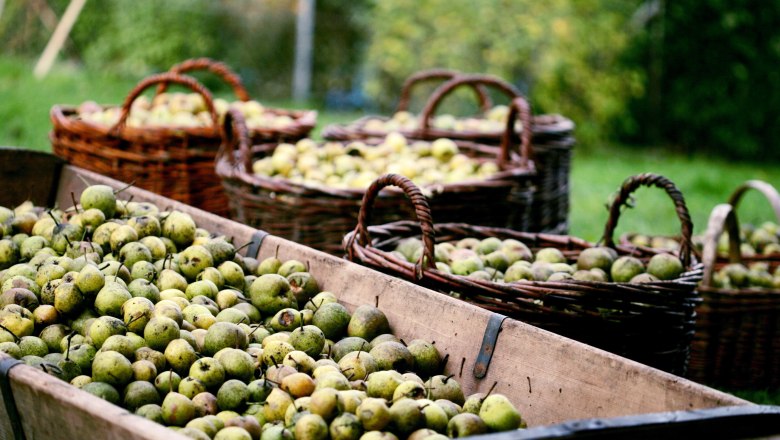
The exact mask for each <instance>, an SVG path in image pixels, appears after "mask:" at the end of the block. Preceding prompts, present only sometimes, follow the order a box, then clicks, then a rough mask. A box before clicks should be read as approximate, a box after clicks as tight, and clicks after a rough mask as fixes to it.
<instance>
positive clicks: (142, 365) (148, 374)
mask: <svg viewBox="0 0 780 440" xmlns="http://www.w3.org/2000/svg"><path fill="white" fill-rule="evenodd" d="M131 367H132V368H133V379H135V380H142V381H145V382H149V383H152V382H154V380H155V378H157V367H155V366H154V364H153V363H152V361H147V360H144V359H142V360H140V361H135V362H133V363H132V364H131Z"/></svg>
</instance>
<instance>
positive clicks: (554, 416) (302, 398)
mask: <svg viewBox="0 0 780 440" xmlns="http://www.w3.org/2000/svg"><path fill="white" fill-rule="evenodd" d="M0 154H5V155H9V154H10V155H14V154H15V155H16V156H14V157H15V158H16V159H20V160H18V161H0V162H5V163H12V162H13V163H29V164H33V163H35V160H33V159H36V158H30V157H24V158H20V157H19V155H20V153H14V152H11V153H8V152H3V151H2V150H0ZM23 154H26V155H32V154H33V153H31V152H26V153H23ZM9 157H10V156H9ZM37 159H40V158H37ZM53 159H54V158H51V157H46V158H43V159H42V160H44V161H48V160H53ZM60 167H61V170H58V171H57V172H56V173H55V175H60V178H59V181H58V182H56V180H55V183H54V185H53V186H54V187H55V188H56V190H55V192H56V194H52V193H46V194H44V196H43V197H40V198H38V200H37V201H35V202H24V203H22V202H21V201H19V202H13V203H11V202H6V200H8V199H9V198H11V199H12V198H13V197H15V196H16V195H15V194H14V193H13V192H12V191H9V192H7V193H5V194H3V197H4V198H0V200H3V202H2V203H0V205H5V208H3V209H2V210H0V216H2V218H0V220H2V222H0V223H1V224H2V239H0V264H1V265H2V269H0V281H2V283H1V284H0V285H1V286H2V296H0V301H2V311H0V325H2V327H0V339H1V340H2V342H0V350H1V351H2V352H4V354H0V364H2V366H3V370H4V371H5V370H6V368H9V369H10V371H8V373H7V379H9V380H10V383H11V388H12V389H13V397H14V398H13V399H11V400H9V399H8V398H7V397H6V398H4V399H3V402H2V404H3V405H2V406H3V408H0V409H6V410H8V409H9V408H10V407H18V408H20V410H19V413H20V414H21V422H19V421H18V420H16V422H17V423H20V425H18V424H17V425H14V418H13V417H9V420H10V422H9V421H8V420H6V419H5V418H4V417H0V433H5V434H8V436H10V432H17V431H15V430H14V426H16V429H23V430H24V431H25V432H28V437H29V438H33V437H36V438H37V437H46V436H57V437H58V438H77V437H75V435H77V433H78V432H82V433H83V430H84V429H91V430H93V432H96V433H97V434H96V435H97V436H100V437H106V438H109V437H117V438H143V439H151V438H161V437H166V438H176V437H177V433H173V432H171V431H170V430H167V433H166V429H167V428H165V427H163V426H162V425H165V426H167V427H168V428H170V429H173V430H176V431H178V434H182V435H184V436H187V437H189V438H215V439H259V438H264V439H269V438H293V437H294V438H338V439H340V438H348V439H351V438H355V439H359V438H366V439H371V438H388V439H392V438H429V437H431V438H433V437H437V438H438V437H443V436H449V437H462V436H469V435H476V434H487V433H494V432H502V431H515V430H517V429H519V428H523V427H525V426H526V424H527V425H530V426H543V425H549V424H552V423H560V422H563V421H566V420H570V419H576V418H585V417H612V416H617V415H633V414H643V413H648V412H658V411H671V410H682V409H690V408H712V407H718V406H724V405H744V404H746V403H747V402H745V401H742V400H740V399H737V398H735V397H733V396H730V395H727V394H724V393H720V392H718V391H715V390H712V389H709V388H706V387H704V386H701V385H697V384H695V383H692V382H687V381H685V380H683V379H680V378H679V377H677V376H673V375H671V374H667V373H663V372H660V371H658V370H654V369H652V368H649V367H646V366H644V365H641V364H637V363H634V362H631V361H628V360H626V359H623V358H620V357H618V356H615V355H612V354H610V353H606V352H603V351H601V350H598V349H595V348H592V347H588V346H586V345H583V344H580V343H577V342H575V341H571V340H568V339H566V338H562V337H559V336H557V335H554V334H551V333H548V332H545V331H543V330H539V329H536V328H534V327H531V326H528V325H525V324H523V323H520V322H518V321H514V320H511V319H510V320H500V321H498V327H494V318H495V317H496V316H495V315H494V314H492V313H490V312H488V311H486V310H482V309H479V308H477V307H473V306H471V305H465V304H462V303H460V302H459V301H457V300H455V299H452V298H447V297H444V296H442V295H439V294H436V293H435V292H432V291H429V290H427V289H425V288H422V287H418V286H414V285H412V284H409V283H406V282H404V281H400V280H397V279H395V278H392V277H389V276H386V275H383V274H381V273H378V272H375V271H372V270H369V269H367V268H363V267H359V266H357V265H355V264H352V263H350V262H348V261H346V260H343V259H340V258H335V257H332V256H330V255H327V254H324V253H322V252H318V251H315V250H313V249H310V248H307V247H304V246H301V245H297V244H295V243H292V242H289V241H287V240H283V239H281V238H278V237H274V236H266V234H264V233H262V232H261V231H257V230H254V229H252V228H249V227H247V226H244V225H240V224H238V223H234V222H231V221H229V220H225V219H223V218H220V217H217V216H214V215H211V214H208V213H205V212H203V211H200V210H198V209H195V208H192V207H189V206H187V205H183V204H181V203H177V202H174V201H172V200H170V199H166V198H163V197H160V196H157V195H155V194H152V193H149V192H147V191H144V190H140V189H138V188H135V187H132V186H128V185H126V184H124V183H120V182H117V181H114V180H112V179H109V178H106V177H104V176H100V175H98V174H96V173H92V172H89V171H86V170H83V169H79V168H77V167H73V166H69V165H66V166H60ZM34 172H35V171H34V170H32V169H25V168H24V167H22V168H21V170H9V171H8V174H7V175H8V179H12V180H13V179H16V180H15V181H16V184H19V182H22V183H24V182H26V181H28V180H29V179H30V177H29V176H31V175H32V174H31V173H34ZM20 173H21V175H20ZM55 179H56V178H55ZM4 183H6V184H7V186H6V188H13V184H12V183H11V181H10V180H9V181H7V182H4ZM43 191H44V192H46V191H51V187H50V188H48V189H44V190H43ZM250 250H251V251H250ZM431 311H435V312H434V313H435V316H437V319H435V320H433V321H432V319H431ZM491 328H492V330H491ZM499 329H500V333H499V332H498V330H499ZM491 333H492V334H493V338H494V339H493V340H492V341H491V342H490V343H489V344H488V345H487V346H486V345H485V343H484V340H485V338H486V337H487V335H490V334H491ZM520 347H522V348H523V350H522V351H524V352H525V353H526V354H525V355H523V356H520V355H519V354H518V353H517V349H518V348H520ZM550 347H556V348H555V349H554V350H550ZM486 349H487V350H489V351H490V353H491V354H492V359H491V358H490V357H488V358H487V359H484V358H482V357H481V356H477V355H478V354H480V353H482V352H484V351H485V350H486ZM6 355H7V356H6ZM11 358H16V359H18V360H19V361H21V362H19V361H13V360H12V359H11ZM572 359H576V360H577V362H572ZM582 363H584V364H582ZM585 364H587V365H590V367H588V368H586V369H584V370H583V368H582V365H585ZM551 366H552V368H550V367H551ZM520 378H522V380H521V379H520ZM593 381H595V382H597V383H601V384H603V385H602V386H600V387H598V388H592V387H588V386H585V384H587V383H593ZM66 382H69V383H70V384H66ZM553 390H554V392H553ZM632 394H633V395H642V396H643V399H642V400H641V401H636V400H632V399H628V398H627V397H626V396H630V395H632ZM101 399H102V400H101ZM107 402H110V404H109V403H107ZM564 403H566V404H564ZM32 407H35V408H41V409H39V410H37V411H31V410H29V409H30V408H32ZM120 407H121V409H120ZM25 409H27V411H26V410H25ZM38 411H40V412H41V413H40V414H38ZM128 412H130V413H134V414H135V415H136V416H140V417H136V416H132V417H129V418H128V417H119V416H120V415H129V414H128ZM11 413H12V412H11V411H8V414H11ZM4 414H5V413H3V415H4ZM43 414H45V417H44V416H43ZM145 419H148V420H152V421H154V422H157V423H156V424H155V423H152V422H149V421H148V420H145ZM65 420H68V422H65ZM73 420H75V421H76V422H73ZM8 426H10V427H11V428H10V430H9V428H8ZM30 433H32V434H30ZM36 434H37V435H36ZM81 435H83V434H81ZM182 438H185V437H182Z"/></svg>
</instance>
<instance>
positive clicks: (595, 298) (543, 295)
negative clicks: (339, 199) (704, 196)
mask: <svg viewBox="0 0 780 440" xmlns="http://www.w3.org/2000/svg"><path fill="white" fill-rule="evenodd" d="M387 185H396V186H399V187H401V188H402V189H403V190H404V192H405V193H406V194H407V195H408V197H409V198H410V199H411V201H412V204H413V205H414V208H415V213H416V216H417V220H418V221H417V222H412V221H400V222H394V223H389V224H384V225H381V226H372V227H367V225H368V222H369V219H370V218H371V217H373V212H372V211H373V210H372V207H373V203H374V198H375V196H376V194H377V193H378V192H379V191H380V190H381V189H382V188H384V187H385V186H387ZM643 185H645V186H657V187H660V188H662V189H664V190H665V191H666V192H667V194H669V196H670V197H671V198H672V200H673V201H674V204H675V207H676V210H677V214H678V216H679V218H680V222H681V224H682V228H681V229H682V235H683V237H686V238H688V239H689V238H690V236H691V231H692V224H691V221H690V217H689V215H688V210H687V208H686V205H685V201H684V199H683V196H682V194H681V193H680V192H679V191H678V190H677V188H675V186H674V185H673V183H672V182H670V181H669V180H668V179H666V178H664V177H662V176H658V175H654V174H641V175H637V176H633V177H631V178H629V179H627V180H626V181H625V182H624V183H623V185H622V187H621V190H620V193H619V194H618V197H617V198H616V199H615V201H614V203H613V204H612V206H611V209H610V213H609V218H608V220H607V223H606V227H605V231H604V236H603V239H602V240H603V242H604V245H605V246H609V247H612V248H614V249H615V250H616V251H617V252H618V254H620V255H626V254H631V255H634V256H637V257H639V258H640V259H645V260H646V259H649V257H650V256H652V255H654V254H646V253H644V252H642V251H640V250H637V249H635V248H632V247H625V246H620V245H615V243H614V242H613V239H612V235H613V232H614V229H615V227H616V226H617V221H618V217H619V215H620V208H621V206H623V205H624V204H625V203H626V202H627V201H628V200H629V197H630V195H631V193H632V192H633V191H634V190H635V189H636V188H638V187H640V186H643ZM430 211H431V210H430V209H429V207H428V206H427V204H426V202H425V197H424V196H423V195H422V194H421V193H420V191H419V190H418V189H417V188H416V187H415V186H414V185H413V184H412V183H411V182H409V181H408V180H407V179H405V178H403V177H400V176H397V175H386V176H383V177H382V178H380V179H378V180H377V181H376V182H374V184H372V185H371V187H370V188H369V189H368V191H367V192H366V197H365V199H364V200H363V205H362V207H361V210H360V215H359V218H358V223H357V226H356V227H355V229H354V231H353V232H351V233H349V234H347V236H345V237H344V247H345V251H346V253H347V257H348V258H349V259H351V260H352V261H356V262H359V263H361V264H363V265H366V266H369V267H372V268H375V269H378V270H380V271H383V272H385V273H389V274H391V275H395V276H398V277H401V278H404V279H407V280H410V281H412V282H417V283H418V284H421V285H423V286H426V287H429V288H431V289H434V290H438V291H440V292H443V293H452V292H456V293H457V296H458V297H460V298H461V299H463V300H465V301H468V302H470V303H473V304H476V305H479V306H481V307H484V308H486V309H489V310H492V311H495V312H498V313H501V314H504V315H506V316H509V317H512V318H516V319H518V320H521V321H524V322H527V323H529V324H532V325H536V326H539V327H541V328H544V329H547V330H550V331H553V332H556V333H559V334H561V335H564V336H567V337H570V338H573V339H577V340H579V341H582V342H585V343H588V344H591V345H594V346H596V347H599V348H602V349H605V350H608V351H611V352H613V353H617V354H620V355H622V356H626V357H628V358H631V359H634V360H636V361H639V362H642V363H645V364H648V365H651V366H654V367H657V368H660V369H663V370H666V371H669V372H672V373H675V374H683V373H684V372H685V369H686V365H687V362H688V357H689V353H690V342H691V339H692V337H693V329H694V308H695V306H696V304H697V303H698V302H699V297H698V295H697V293H696V291H695V287H696V284H697V283H698V281H699V280H700V279H701V276H702V269H701V265H700V264H694V263H693V262H692V261H691V254H690V241H689V240H684V241H683V244H682V245H681V255H682V261H683V263H684V266H685V268H686V272H685V273H683V274H682V275H681V276H680V277H679V278H678V279H676V280H672V281H658V282H651V283H644V284H631V283H614V282H588V281H575V280H568V281H560V282H549V281H545V282H540V281H531V282H515V283H498V282H492V281H483V280H478V279H472V278H468V277H464V276H458V275H452V274H448V273H446V272H443V271H439V270H437V269H436V268H435V266H433V264H432V262H433V261H434V250H433V245H434V237H436V239H437V240H440V241H442V242H444V241H451V240H458V239H462V238H465V237H475V238H478V239H481V238H486V237H498V238H501V239H508V238H513V239H516V240H519V241H521V242H523V243H525V244H526V245H527V246H529V247H530V248H531V249H532V250H534V251H535V250H538V249H540V248H545V247H554V248H557V249H559V250H561V251H562V252H563V253H564V255H565V256H566V257H567V258H568V259H569V261H576V258H577V256H578V255H579V253H580V252H581V251H582V250H584V249H586V248H589V247H592V246H594V245H593V244H591V243H588V242H586V241H585V240H582V239H580V238H577V237H572V236H568V235H552V234H544V233H528V232H518V231H514V230H510V229H504V228H492V227H484V226H474V225H469V224H465V223H437V224H434V223H433V222H432V220H431V212H430ZM420 235H422V240H423V244H424V250H423V256H421V259H420V261H418V262H417V263H416V264H412V263H409V262H407V261H405V260H403V259H400V258H398V257H396V256H394V255H393V254H392V253H391V251H392V250H393V249H394V248H395V246H396V245H397V244H398V243H399V242H400V240H402V239H404V238H407V237H413V236H417V237H419V236H420ZM423 258H425V260H423ZM421 261H426V262H427V264H426V267H423V265H422V263H421Z"/></svg>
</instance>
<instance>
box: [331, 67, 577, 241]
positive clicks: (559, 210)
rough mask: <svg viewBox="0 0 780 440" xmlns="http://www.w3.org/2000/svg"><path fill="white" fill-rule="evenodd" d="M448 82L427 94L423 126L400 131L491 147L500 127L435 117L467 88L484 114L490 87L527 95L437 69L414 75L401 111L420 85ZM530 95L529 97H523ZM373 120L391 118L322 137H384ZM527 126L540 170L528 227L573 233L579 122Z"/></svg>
mask: <svg viewBox="0 0 780 440" xmlns="http://www.w3.org/2000/svg"><path fill="white" fill-rule="evenodd" d="M431 80H447V81H446V82H444V83H443V84H442V85H440V86H439V87H438V88H437V89H436V90H435V91H434V92H433V93H432V94H431V96H430V97H429V98H428V100H427V103H426V104H425V107H424V108H423V110H422V111H421V113H420V114H419V115H418V118H419V122H418V124H417V126H418V128H417V129H415V130H401V131H400V132H401V133H402V134H404V135H405V136H407V137H409V138H414V139H425V140H433V139H437V138H441V137H444V138H450V139H461V140H468V141H471V142H478V143H483V144H488V145H498V144H499V143H500V142H501V140H502V137H503V136H504V133H503V132H501V131H487V132H484V131H476V130H457V131H456V130H452V129H442V128H437V127H435V126H432V125H431V121H432V118H433V116H434V114H435V112H436V109H437V108H438V107H439V105H440V104H441V102H442V101H443V100H444V99H445V98H446V97H447V96H448V95H450V94H451V93H453V92H454V91H455V90H457V89H459V88H462V87H472V88H474V89H475V92H476V96H477V98H478V101H479V106H480V109H481V110H482V112H483V113H486V112H487V110H489V109H490V107H491V101H490V98H489V96H488V95H487V90H486V89H494V90H497V91H499V92H500V93H502V94H504V95H506V96H508V97H509V98H510V99H516V98H522V94H521V93H520V91H518V90H517V89H516V88H515V87H513V86H512V85H511V84H509V83H507V82H506V81H503V80H501V79H499V78H496V77H493V76H488V75H467V74H459V73H458V72H454V71H449V70H442V69H435V70H430V71H423V72H418V73H417V74H415V75H412V76H410V77H409V78H408V79H407V80H406V81H405V82H404V85H403V87H402V89H401V94H400V98H399V102H398V107H397V109H396V111H407V110H408V106H409V101H410V96H411V94H412V90H413V88H414V87H415V85H417V84H420V83H423V82H426V81H431ZM523 99H525V98H523ZM372 119H383V120H387V119H388V118H386V117H378V116H367V117H363V118H360V119H358V120H356V121H353V122H351V123H349V124H345V125H337V124H331V125H329V126H327V127H325V128H324V129H323V132H322V134H323V137H325V138H326V139H333V140H350V139H352V140H355V139H365V138H371V137H383V136H385V135H387V132H385V131H381V130H378V129H376V128H372V127H371V126H368V125H367V124H366V123H367V122H368V121H370V120H372ZM524 127H525V128H524V130H526V131H528V130H529V128H530V132H531V133H532V158H533V160H534V163H535V164H536V168H537V175H536V177H535V178H534V185H535V186H536V191H535V193H534V199H533V208H532V213H531V219H530V221H531V223H530V224H529V226H528V228H527V229H526V230H527V231H530V232H549V233H560V234H565V233H567V232H568V228H569V225H568V214H569V192H570V185H569V174H570V170H571V157H572V150H573V148H574V145H575V138H574V135H573V131H574V123H573V122H572V121H571V120H570V119H567V118H565V117H563V116H561V115H557V114H546V115H535V116H532V118H531V122H530V124H528V125H524Z"/></svg>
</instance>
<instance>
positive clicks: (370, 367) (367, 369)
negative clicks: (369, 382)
mask: <svg viewBox="0 0 780 440" xmlns="http://www.w3.org/2000/svg"><path fill="white" fill-rule="evenodd" d="M339 368H340V369H341V371H342V372H343V373H344V374H345V375H346V376H347V377H348V378H349V379H350V380H355V379H358V380H364V379H366V378H367V377H368V375H369V374H371V373H373V372H375V371H377V370H378V369H379V365H378V363H377V361H376V360H375V359H374V357H373V356H372V355H371V354H370V353H367V352H365V351H352V352H349V353H347V354H345V355H344V356H342V357H341V359H340V360H339Z"/></svg>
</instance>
